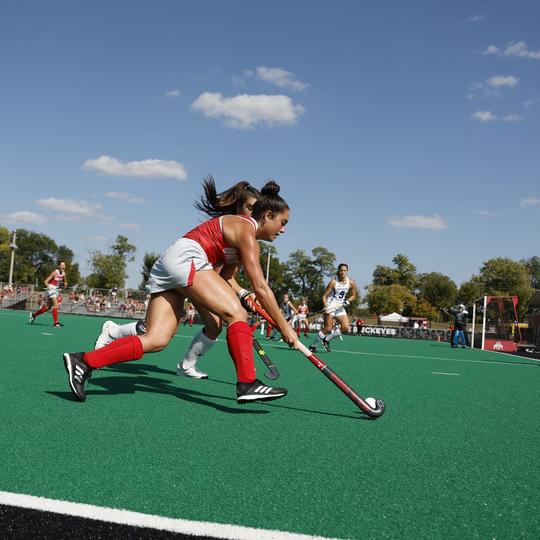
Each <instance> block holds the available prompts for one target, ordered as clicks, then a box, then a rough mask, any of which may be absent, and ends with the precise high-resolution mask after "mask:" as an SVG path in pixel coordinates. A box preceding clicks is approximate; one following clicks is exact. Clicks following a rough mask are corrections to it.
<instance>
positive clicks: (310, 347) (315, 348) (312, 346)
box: [309, 345, 317, 352]
mask: <svg viewBox="0 0 540 540" xmlns="http://www.w3.org/2000/svg"><path fill="white" fill-rule="evenodd" d="M309 350H310V351H311V352H317V347H316V346H315V345H310V346H309Z"/></svg>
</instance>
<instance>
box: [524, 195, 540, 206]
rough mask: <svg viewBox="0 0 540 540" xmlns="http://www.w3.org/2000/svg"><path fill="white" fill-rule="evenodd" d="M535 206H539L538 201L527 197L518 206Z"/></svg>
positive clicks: (539, 202)
mask: <svg viewBox="0 0 540 540" xmlns="http://www.w3.org/2000/svg"><path fill="white" fill-rule="evenodd" d="M537 204H540V199H538V198H537V197H527V198H526V199H521V203H520V206H521V207H522V208H527V207H528V206H535V205H537Z"/></svg>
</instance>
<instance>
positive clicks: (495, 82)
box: [487, 75, 519, 88]
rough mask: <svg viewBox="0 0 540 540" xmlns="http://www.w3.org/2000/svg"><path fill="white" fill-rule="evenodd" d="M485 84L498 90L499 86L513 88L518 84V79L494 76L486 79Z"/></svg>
mask: <svg viewBox="0 0 540 540" xmlns="http://www.w3.org/2000/svg"><path fill="white" fill-rule="evenodd" d="M487 82H488V84H489V85H490V86H493V87H494V88H500V87H501V86H510V88H514V87H515V86H517V84H518V83H519V79H518V78H517V77H514V76H512V75H509V76H503V75H495V76H493V77H491V78H490V79H488V81H487Z"/></svg>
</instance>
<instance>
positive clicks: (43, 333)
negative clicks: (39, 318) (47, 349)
mask: <svg viewBox="0 0 540 540" xmlns="http://www.w3.org/2000/svg"><path fill="white" fill-rule="evenodd" d="M41 335H42V336H54V334H49V333H48V332H41Z"/></svg>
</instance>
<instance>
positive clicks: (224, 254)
mask: <svg viewBox="0 0 540 540" xmlns="http://www.w3.org/2000/svg"><path fill="white" fill-rule="evenodd" d="M238 217H240V218H242V219H245V220H246V221H249V222H250V223H251V224H252V225H253V228H254V229H255V230H257V222H256V221H255V220H254V219H253V218H252V217H249V216H238ZM222 221H223V216H220V217H216V218H213V219H209V220H208V221H205V222H204V223H201V224H200V225H199V226H197V227H195V228H194V229H192V230H191V231H189V232H188V233H186V234H184V238H190V239H191V240H195V242H197V243H198V244H199V245H200V246H201V247H202V248H203V251H204V252H205V253H206V256H207V257H208V261H209V262H210V263H212V265H213V266H221V265H223V264H232V263H238V262H239V261H240V254H239V252H238V250H237V249H236V248H235V247H233V246H231V245H230V244H228V243H227V241H226V240H225V238H223V223H222Z"/></svg>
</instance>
